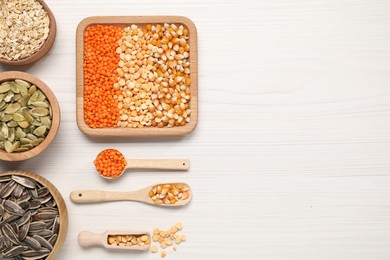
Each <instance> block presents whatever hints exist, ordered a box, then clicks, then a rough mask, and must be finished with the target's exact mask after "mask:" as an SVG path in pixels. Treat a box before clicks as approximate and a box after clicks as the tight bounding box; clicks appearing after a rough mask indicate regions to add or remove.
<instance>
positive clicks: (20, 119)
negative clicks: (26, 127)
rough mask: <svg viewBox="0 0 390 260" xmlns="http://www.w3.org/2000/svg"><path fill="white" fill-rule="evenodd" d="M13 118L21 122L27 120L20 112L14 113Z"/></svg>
mask: <svg viewBox="0 0 390 260" xmlns="http://www.w3.org/2000/svg"><path fill="white" fill-rule="evenodd" d="M12 119H13V120H14V121H16V122H20V121H26V119H25V118H24V116H23V115H22V114H19V113H14V114H13V115H12Z"/></svg>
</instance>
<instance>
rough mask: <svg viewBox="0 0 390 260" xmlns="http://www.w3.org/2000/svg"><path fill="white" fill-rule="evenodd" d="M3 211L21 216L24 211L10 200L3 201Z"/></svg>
mask: <svg viewBox="0 0 390 260" xmlns="http://www.w3.org/2000/svg"><path fill="white" fill-rule="evenodd" d="M4 209H5V210H6V211H8V212H9V213H11V214H14V215H18V216H23V214H24V212H25V211H24V210H23V209H22V208H21V207H20V206H19V205H18V204H17V203H15V202H13V201H11V200H5V201H4Z"/></svg>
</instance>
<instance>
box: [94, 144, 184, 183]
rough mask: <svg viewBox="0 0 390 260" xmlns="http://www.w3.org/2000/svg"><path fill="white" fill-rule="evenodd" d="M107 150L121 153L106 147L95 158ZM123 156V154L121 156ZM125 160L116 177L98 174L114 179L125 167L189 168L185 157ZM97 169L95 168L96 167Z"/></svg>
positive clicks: (182, 169) (155, 168) (178, 169)
mask: <svg viewBox="0 0 390 260" xmlns="http://www.w3.org/2000/svg"><path fill="white" fill-rule="evenodd" d="M107 150H115V151H117V152H118V153H120V155H121V156H123V154H122V153H121V152H120V151H118V150H116V149H106V150H103V151H101V152H100V153H99V154H98V156H97V157H96V159H97V158H98V157H99V156H100V155H101V154H102V153H104V152H106V151H107ZM123 158H124V156H123ZM125 160H126V165H125V167H124V169H123V171H122V172H121V173H120V174H119V175H118V176H116V177H108V176H104V175H102V174H100V172H99V171H98V172H99V175H100V176H102V177H103V178H106V179H116V178H119V177H120V176H122V174H123V173H124V172H125V171H126V170H127V169H154V170H176V171H187V170H188V169H189V168H190V161H189V160H186V159H177V160H171V159H162V160H144V159H141V160H140V159H138V160H137V159H125ZM96 170H97V169H96Z"/></svg>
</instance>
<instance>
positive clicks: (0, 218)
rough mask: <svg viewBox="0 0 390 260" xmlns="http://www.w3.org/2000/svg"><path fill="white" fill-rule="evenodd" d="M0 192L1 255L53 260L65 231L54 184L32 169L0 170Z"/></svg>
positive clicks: (65, 222)
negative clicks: (0, 171)
mask: <svg viewBox="0 0 390 260" xmlns="http://www.w3.org/2000/svg"><path fill="white" fill-rule="evenodd" d="M0 195H1V197H2V203H1V205H0V233H1V236H0V253H1V256H2V257H4V259H22V258H23V259H46V260H48V259H55V256H56V255H57V254H58V252H59V251H60V249H61V247H62V244H63V243H64V241H65V238H66V235H67V232H68V211H67V208H66V204H65V201H64V199H63V198H62V196H61V194H60V192H59V191H58V190H57V189H56V187H55V186H54V185H53V184H52V183H50V182H49V181H48V180H46V179H45V178H43V177H41V176H39V175H37V174H34V173H32V172H25V171H8V172H3V173H0ZM1 259H3V258H1Z"/></svg>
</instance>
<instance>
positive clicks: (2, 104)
mask: <svg viewBox="0 0 390 260" xmlns="http://www.w3.org/2000/svg"><path fill="white" fill-rule="evenodd" d="M6 107H7V103H6V102H5V101H4V100H3V101H1V102H0V110H4V109H5V108H6Z"/></svg>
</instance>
